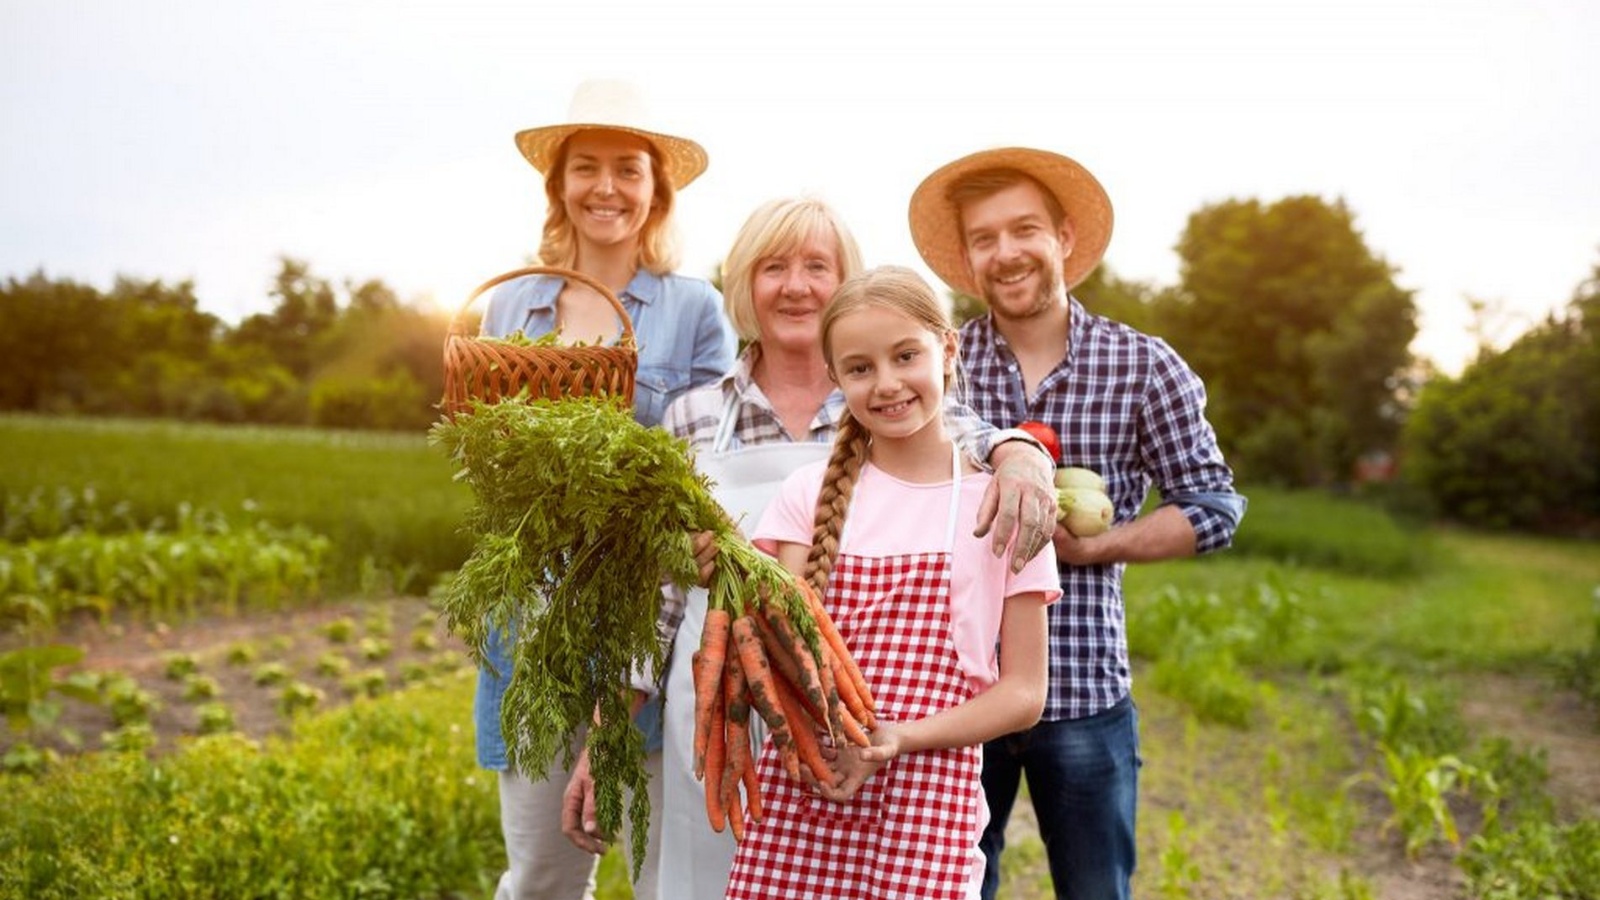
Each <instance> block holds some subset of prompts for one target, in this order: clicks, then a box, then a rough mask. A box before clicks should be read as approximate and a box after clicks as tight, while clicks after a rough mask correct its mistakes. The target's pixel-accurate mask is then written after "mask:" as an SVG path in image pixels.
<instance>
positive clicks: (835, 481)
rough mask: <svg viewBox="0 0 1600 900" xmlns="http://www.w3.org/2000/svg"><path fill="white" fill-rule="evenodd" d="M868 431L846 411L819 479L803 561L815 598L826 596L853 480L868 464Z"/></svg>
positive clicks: (854, 480) (852, 489) (848, 507)
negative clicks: (813, 516)
mask: <svg viewBox="0 0 1600 900" xmlns="http://www.w3.org/2000/svg"><path fill="white" fill-rule="evenodd" d="M870 436H871V435H870V434H869V433H868V431H867V429H865V428H863V427H862V426H861V423H860V422H857V421H856V417H855V416H852V415H850V412H849V411H848V410H846V411H845V413H844V415H843V416H841V417H840V419H839V431H838V434H836V435H835V436H834V439H833V453H832V454H830V455H829V457H828V468H827V471H825V472H824V473H823V475H822V491H821V492H820V493H818V494H817V515H816V524H815V526H814V527H813V528H812V531H811V554H810V556H808V557H806V581H809V582H810V583H811V586H812V588H814V589H815V590H816V592H817V596H818V597H823V596H826V594H827V590H828V577H829V576H830V575H832V574H833V563H834V560H836V559H837V558H838V556H839V535H840V533H841V532H843V531H844V517H845V513H847V512H849V510H850V496H851V495H852V494H853V493H855V489H856V478H857V477H859V476H860V474H861V465H862V463H864V462H866V460H867V438H868V437H870Z"/></svg>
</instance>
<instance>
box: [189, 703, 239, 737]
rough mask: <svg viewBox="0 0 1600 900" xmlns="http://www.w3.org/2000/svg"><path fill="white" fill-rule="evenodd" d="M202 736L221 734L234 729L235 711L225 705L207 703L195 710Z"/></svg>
mask: <svg viewBox="0 0 1600 900" xmlns="http://www.w3.org/2000/svg"><path fill="white" fill-rule="evenodd" d="M195 712H196V713H197V715H198V728H199V730H200V733H201V734H221V733H222V732H226V731H232V730H233V728H234V719H233V710H231V709H229V708H228V707H227V704H224V703H206V704H203V705H201V706H200V707H199V708H198V709H196V710H195Z"/></svg>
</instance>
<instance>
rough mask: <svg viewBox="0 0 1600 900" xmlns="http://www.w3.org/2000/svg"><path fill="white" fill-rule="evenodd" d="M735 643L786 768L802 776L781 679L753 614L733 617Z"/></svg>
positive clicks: (752, 694)
mask: <svg viewBox="0 0 1600 900" xmlns="http://www.w3.org/2000/svg"><path fill="white" fill-rule="evenodd" d="M733 644H734V647H735V649H737V650H738V652H739V664H740V665H741V666H742V667H743V668H744V677H745V681H746V682H747V683H748V684H749V687H750V703H751V705H752V706H753V707H755V710H756V712H757V713H759V714H760V715H761V718H762V720H763V721H765V722H766V723H767V728H768V730H770V731H771V733H772V734H771V737H772V745H773V746H774V747H776V748H777V749H778V753H779V754H780V756H781V757H782V759H783V767H784V770H785V771H787V772H788V773H789V774H790V775H791V776H792V777H795V778H799V777H800V763H799V759H798V757H797V755H796V754H795V748H794V735H793V734H792V732H791V730H790V727H789V720H788V718H787V716H786V713H785V710H784V708H783V702H782V701H781V700H779V699H778V693H777V682H778V681H779V680H780V679H779V678H778V677H776V676H775V675H774V674H773V672H772V664H771V663H770V662H768V660H767V652H766V650H764V649H762V647H761V633H760V632H758V631H757V630H756V624H755V622H754V621H752V618H751V617H750V616H740V617H739V618H737V619H734V620H733Z"/></svg>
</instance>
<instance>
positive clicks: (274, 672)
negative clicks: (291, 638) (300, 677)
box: [250, 662, 293, 687]
mask: <svg viewBox="0 0 1600 900" xmlns="http://www.w3.org/2000/svg"><path fill="white" fill-rule="evenodd" d="M291 674H293V673H291V672H290V671H289V667H288V665H286V664H284V663H281V662H267V663H262V664H261V665H259V666H256V668H255V671H253V672H251V673H250V680H251V681H253V682H255V683H256V685H257V686H258V687H269V686H271V685H274V684H282V683H284V682H285V681H288V680H289V676H290V675H291Z"/></svg>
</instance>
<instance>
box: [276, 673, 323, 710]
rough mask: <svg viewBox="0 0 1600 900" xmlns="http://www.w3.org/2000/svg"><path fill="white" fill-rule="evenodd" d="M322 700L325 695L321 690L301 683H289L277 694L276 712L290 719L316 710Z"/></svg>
mask: <svg viewBox="0 0 1600 900" xmlns="http://www.w3.org/2000/svg"><path fill="white" fill-rule="evenodd" d="M324 699H326V695H325V694H323V692H322V689H321V688H317V687H312V686H311V685H309V684H306V683H305V682H303V681H291V682H289V683H288V684H286V685H284V686H283V690H282V691H280V692H279V694H278V711H279V712H281V713H283V714H284V715H285V716H289V717H291V718H292V717H294V716H296V715H298V714H300V713H303V712H306V711H308V710H313V709H316V708H317V707H318V706H321V705H322V701H323V700H324Z"/></svg>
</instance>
